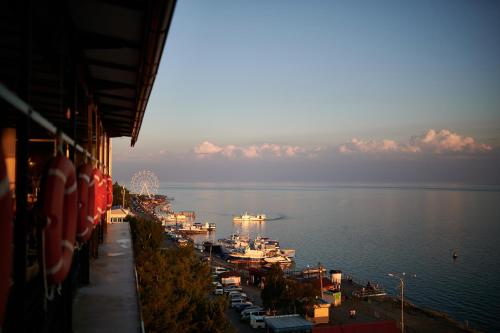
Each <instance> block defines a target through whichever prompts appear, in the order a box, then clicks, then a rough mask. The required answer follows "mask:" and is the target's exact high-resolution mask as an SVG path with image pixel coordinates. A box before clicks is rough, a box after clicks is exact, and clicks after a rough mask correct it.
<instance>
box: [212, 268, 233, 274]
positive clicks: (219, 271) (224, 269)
mask: <svg viewBox="0 0 500 333" xmlns="http://www.w3.org/2000/svg"><path fill="white" fill-rule="evenodd" d="M227 271H229V269H228V268H225V267H219V266H215V267H214V273H215V274H220V273H224V272H227Z"/></svg>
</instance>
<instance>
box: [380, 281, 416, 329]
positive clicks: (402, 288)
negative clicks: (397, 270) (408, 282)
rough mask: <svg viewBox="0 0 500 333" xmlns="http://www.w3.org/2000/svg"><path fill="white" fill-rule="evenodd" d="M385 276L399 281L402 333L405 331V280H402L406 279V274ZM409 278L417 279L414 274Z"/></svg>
mask: <svg viewBox="0 0 500 333" xmlns="http://www.w3.org/2000/svg"><path fill="white" fill-rule="evenodd" d="M387 275H389V276H390V277H394V278H397V279H399V283H400V285H399V286H400V288H401V333H404V331H405V321H404V289H405V280H404V279H405V277H406V273H405V272H403V273H401V275H397V274H393V273H389V274H387ZM410 276H412V277H417V275H416V274H412V275H410Z"/></svg>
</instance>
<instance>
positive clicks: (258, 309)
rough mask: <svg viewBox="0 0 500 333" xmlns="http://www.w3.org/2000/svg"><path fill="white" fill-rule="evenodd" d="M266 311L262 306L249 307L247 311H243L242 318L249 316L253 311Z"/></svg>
mask: <svg viewBox="0 0 500 333" xmlns="http://www.w3.org/2000/svg"><path fill="white" fill-rule="evenodd" d="M263 310H264V309H263V308H261V307H260V306H257V305H255V306H252V307H249V308H248V309H245V310H243V311H241V316H242V317H243V316H244V315H247V314H248V313H250V312H252V311H263Z"/></svg>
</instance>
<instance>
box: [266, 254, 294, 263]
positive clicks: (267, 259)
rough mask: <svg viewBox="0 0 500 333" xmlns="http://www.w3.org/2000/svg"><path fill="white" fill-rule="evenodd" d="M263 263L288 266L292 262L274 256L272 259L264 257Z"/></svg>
mask: <svg viewBox="0 0 500 333" xmlns="http://www.w3.org/2000/svg"><path fill="white" fill-rule="evenodd" d="M264 261H265V262H266V263H268V264H276V263H278V264H288V263H291V262H292V259H290V258H288V257H285V256H280V255H277V256H274V257H266V258H264Z"/></svg>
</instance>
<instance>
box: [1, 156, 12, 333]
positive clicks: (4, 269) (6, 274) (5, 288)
mask: <svg viewBox="0 0 500 333" xmlns="http://www.w3.org/2000/svg"><path fill="white" fill-rule="evenodd" d="M11 267H12V196H11V193H10V184H9V178H8V177H7V168H6V166H5V157H4V155H3V152H2V150H1V147H0V328H1V327H2V325H3V320H4V315H5V306H6V302H7V297H8V295H9V289H10V271H11ZM0 330H1V329H0Z"/></svg>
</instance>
